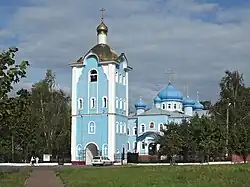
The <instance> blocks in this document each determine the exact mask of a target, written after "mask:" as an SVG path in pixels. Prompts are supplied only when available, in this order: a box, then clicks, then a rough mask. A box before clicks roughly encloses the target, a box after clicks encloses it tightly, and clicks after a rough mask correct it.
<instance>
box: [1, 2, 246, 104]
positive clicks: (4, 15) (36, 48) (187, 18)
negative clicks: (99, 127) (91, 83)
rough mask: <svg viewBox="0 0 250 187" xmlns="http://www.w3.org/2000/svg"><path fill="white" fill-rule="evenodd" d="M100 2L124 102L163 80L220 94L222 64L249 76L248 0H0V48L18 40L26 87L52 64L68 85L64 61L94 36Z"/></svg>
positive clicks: (205, 95)
mask: <svg viewBox="0 0 250 187" xmlns="http://www.w3.org/2000/svg"><path fill="white" fill-rule="evenodd" d="M100 8H105V9H106V11H105V20H104V21H105V23H106V25H107V26H108V27H109V33H108V43H109V45H110V46H111V47H112V48H114V49H115V50H116V51H117V53H119V54H120V53H122V52H124V53H125V54H126V56H127V58H128V62H129V65H130V66H131V67H133V71H132V72H130V74H129V94H130V101H129V102H130V105H131V106H132V105H133V104H134V103H135V101H136V100H138V99H139V97H140V96H142V98H143V99H144V100H145V101H146V102H147V103H148V104H152V101H153V98H154V97H155V96H156V95H157V93H158V92H159V90H161V89H162V88H164V87H165V86H166V85H167V84H168V81H169V75H168V74H167V72H168V70H169V69H171V70H172V72H173V74H172V75H171V82H172V83H173V84H174V85H175V86H176V87H177V88H178V89H179V90H181V91H182V92H183V93H184V95H186V94H187V93H186V91H185V90H186V89H185V87H188V95H189V96H190V97H192V98H194V99H196V98H197V97H196V95H197V94H196V93H197V91H198V92H199V99H200V100H212V101H213V102H214V101H216V100H217V99H218V96H219V81H220V79H221V77H222V76H223V75H224V71H225V70H239V71H240V72H241V73H243V74H244V78H245V81H246V84H248V85H249V83H250V74H249V72H250V65H249V63H250V34H249V33H250V0H106V1H103V0H94V1H93V0H84V1H83V0H70V1H69V0H53V1H51V0H22V1H20V0H5V1H4V0H3V1H1V2H0V50H1V51H2V50H4V49H7V48H8V47H10V46H17V47H18V48H19V52H18V54H17V61H21V60H28V61H29V62H30V64H31V66H30V67H29V69H28V76H27V78H25V79H24V80H22V82H21V83H20V84H18V85H16V87H15V88H16V89H18V88H22V87H24V88H30V87H31V86H32V84H34V83H35V82H37V81H39V80H40V79H42V78H43V77H44V73H45V71H46V69H52V70H53V71H54V72H55V73H56V76H57V84H58V86H59V87H60V88H62V89H63V90H65V91H67V92H69V93H70V90H71V68H70V66H69V63H71V62H72V61H75V60H77V59H78V58H79V57H80V56H84V55H85V54H86V52H87V51H88V50H89V49H90V48H91V47H93V46H94V45H95V44H96V42H97V41H96V27H97V25H98V24H99V23H100V11H99V10H100Z"/></svg>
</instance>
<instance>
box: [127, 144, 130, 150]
mask: <svg viewBox="0 0 250 187" xmlns="http://www.w3.org/2000/svg"><path fill="white" fill-rule="evenodd" d="M127 149H128V151H129V150H130V143H129V142H128V143H127Z"/></svg>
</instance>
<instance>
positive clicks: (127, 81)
mask: <svg viewBox="0 0 250 187" xmlns="http://www.w3.org/2000/svg"><path fill="white" fill-rule="evenodd" d="M125 74H126V116H128V101H129V100H128V99H129V97H128V72H126V73H125Z"/></svg>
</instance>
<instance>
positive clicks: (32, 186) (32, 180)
mask: <svg viewBox="0 0 250 187" xmlns="http://www.w3.org/2000/svg"><path fill="white" fill-rule="evenodd" d="M63 186H64V185H63V184H62V182H61V180H60V179H59V178H58V177H57V176H56V174H55V172H54V171H53V170H50V169H45V168H44V169H34V170H33V171H32V172H31V174H30V177H29V179H28V180H27V182H26V187H63Z"/></svg>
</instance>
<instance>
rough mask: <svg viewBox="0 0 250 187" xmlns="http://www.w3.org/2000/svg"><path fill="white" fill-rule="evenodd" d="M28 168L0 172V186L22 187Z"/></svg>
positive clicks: (27, 174)
mask: <svg viewBox="0 0 250 187" xmlns="http://www.w3.org/2000/svg"><path fill="white" fill-rule="evenodd" d="M29 173H30V172H29V170H24V171H15V172H0V187H24V186H25V180H26V179H27V177H28V176H29Z"/></svg>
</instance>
